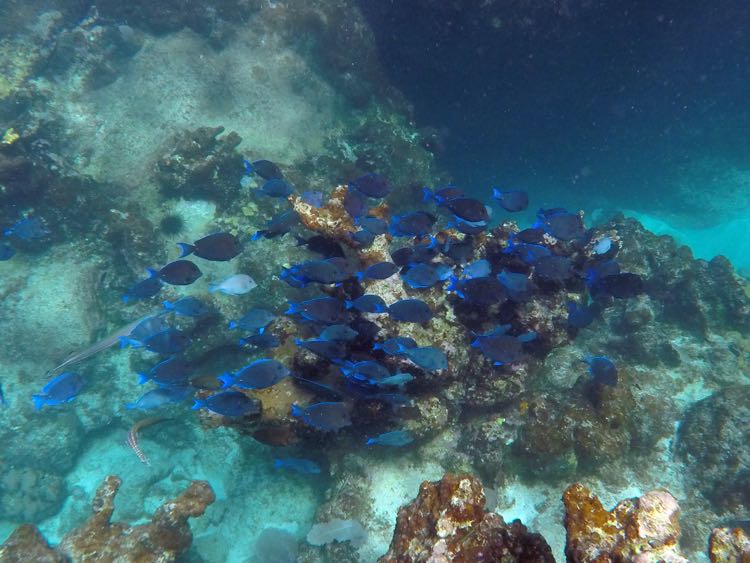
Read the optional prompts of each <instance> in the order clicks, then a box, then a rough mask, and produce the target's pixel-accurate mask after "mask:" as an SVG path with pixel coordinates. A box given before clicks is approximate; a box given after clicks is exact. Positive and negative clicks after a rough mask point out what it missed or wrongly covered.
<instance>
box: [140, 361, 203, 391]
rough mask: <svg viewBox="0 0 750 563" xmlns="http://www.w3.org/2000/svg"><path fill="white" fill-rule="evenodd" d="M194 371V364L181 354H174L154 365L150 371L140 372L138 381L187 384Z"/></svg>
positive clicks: (167, 384)
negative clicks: (180, 355)
mask: <svg viewBox="0 0 750 563" xmlns="http://www.w3.org/2000/svg"><path fill="white" fill-rule="evenodd" d="M192 373H193V365H192V364H191V363H190V362H188V361H187V360H186V359H184V358H181V357H179V356H172V357H171V358H167V359H166V360H163V361H161V362H159V363H158V364H156V365H155V366H153V367H152V368H151V369H150V370H148V373H139V374H138V383H141V384H143V383H146V382H147V381H153V382H154V383H156V384H157V385H164V386H170V385H177V386H181V385H185V383H186V382H187V380H188V378H189V377H190V375H191V374H192Z"/></svg>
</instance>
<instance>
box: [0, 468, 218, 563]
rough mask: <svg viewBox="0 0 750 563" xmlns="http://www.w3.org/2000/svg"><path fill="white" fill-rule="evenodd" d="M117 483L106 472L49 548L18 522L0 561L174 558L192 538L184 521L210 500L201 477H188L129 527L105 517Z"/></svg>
mask: <svg viewBox="0 0 750 563" xmlns="http://www.w3.org/2000/svg"><path fill="white" fill-rule="evenodd" d="M120 484H121V480H120V479H119V477H116V476H113V475H110V476H108V477H107V478H106V479H105V480H104V481H103V482H102V484H101V485H100V486H99V488H98V489H97V491H96V495H95V497H94V501H93V503H92V514H91V516H90V517H89V519H88V520H87V521H86V522H85V523H84V524H83V525H82V526H80V527H78V528H76V529H74V530H72V531H70V532H68V533H67V534H66V535H65V537H64V538H63V539H62V541H61V543H60V545H59V546H57V547H56V548H55V549H54V550H51V549H50V548H49V547H48V546H47V544H46V542H45V540H44V538H43V537H42V536H41V534H40V533H39V531H38V530H37V529H36V528H35V527H33V526H30V525H24V526H21V527H19V528H18V529H17V530H16V531H15V532H14V533H13V534H12V535H11V536H10V537H9V538H8V540H7V541H6V542H5V543H4V544H3V545H2V547H0V560H1V561H31V560H33V561H40V562H45V561H49V562H56V561H67V560H72V561H92V562H94V561H101V562H105V561H119V560H123V559H121V558H122V557H125V558H126V560H127V561H141V562H143V563H146V562H152V563H157V562H158V563H166V562H169V561H176V560H177V558H178V557H179V556H180V555H181V554H183V553H185V552H186V551H187V549H188V548H189V547H190V544H191V543H192V541H193V537H192V533H191V531H190V526H189V525H188V519H189V518H196V517H198V516H201V515H202V514H203V513H204V512H205V510H206V507H207V506H208V505H210V504H211V503H213V502H214V498H215V497H214V493H213V490H212V489H211V486H210V485H209V484H208V483H207V482H206V481H193V482H192V483H191V484H190V486H189V487H188V488H187V489H186V490H185V491H184V492H183V493H182V494H181V495H179V496H178V497H177V498H175V499H173V500H170V501H168V502H166V503H164V504H163V505H162V506H161V507H159V508H158V509H157V510H156V512H155V513H154V515H153V517H152V518H151V521H150V522H149V523H148V524H143V525H139V526H129V525H127V524H123V523H120V522H112V521H111V519H112V513H113V512H114V509H115V505H114V502H115V496H116V495H117V491H118V489H119V488H120ZM32 554H33V555H32ZM23 557H26V559H23Z"/></svg>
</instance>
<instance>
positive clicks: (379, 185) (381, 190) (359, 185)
mask: <svg viewBox="0 0 750 563" xmlns="http://www.w3.org/2000/svg"><path fill="white" fill-rule="evenodd" d="M349 189H355V190H357V191H358V192H359V193H361V194H362V195H366V196H367V197H372V198H377V199H379V198H381V197H385V196H387V195H388V192H390V191H391V187H390V186H389V185H388V182H387V181H386V179H385V178H384V177H383V176H381V175H380V174H377V173H375V172H371V173H369V174H363V175H362V176H360V177H359V178H355V179H354V180H352V181H351V182H349Z"/></svg>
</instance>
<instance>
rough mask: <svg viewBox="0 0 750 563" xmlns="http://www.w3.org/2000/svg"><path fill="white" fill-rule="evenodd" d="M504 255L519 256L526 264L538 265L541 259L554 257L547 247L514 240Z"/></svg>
mask: <svg viewBox="0 0 750 563" xmlns="http://www.w3.org/2000/svg"><path fill="white" fill-rule="evenodd" d="M503 253H504V254H512V255H515V256H518V257H519V258H520V259H521V260H523V261H524V263H526V264H536V263H537V262H538V261H539V259H540V258H544V257H545V256H552V251H551V250H550V249H549V248H547V247H546V246H542V245H540V244H531V243H527V242H521V243H517V242H514V241H513V240H511V241H510V243H509V244H508V246H507V247H505V248H504V249H503Z"/></svg>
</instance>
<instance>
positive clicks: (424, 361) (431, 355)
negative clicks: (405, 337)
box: [399, 346, 448, 371]
mask: <svg viewBox="0 0 750 563" xmlns="http://www.w3.org/2000/svg"><path fill="white" fill-rule="evenodd" d="M399 348H400V349H399V354H400V355H402V356H406V357H407V358H409V360H411V361H412V362H413V363H415V364H416V365H418V366H419V367H421V368H422V369H424V370H427V371H440V370H444V369H448V358H447V356H446V355H445V352H443V351H442V350H441V349H440V348H435V347H434V346H424V347H421V348H406V347H399Z"/></svg>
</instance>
